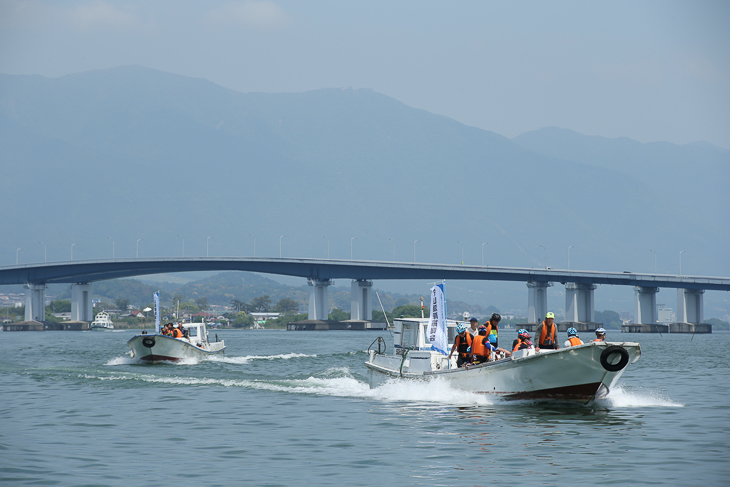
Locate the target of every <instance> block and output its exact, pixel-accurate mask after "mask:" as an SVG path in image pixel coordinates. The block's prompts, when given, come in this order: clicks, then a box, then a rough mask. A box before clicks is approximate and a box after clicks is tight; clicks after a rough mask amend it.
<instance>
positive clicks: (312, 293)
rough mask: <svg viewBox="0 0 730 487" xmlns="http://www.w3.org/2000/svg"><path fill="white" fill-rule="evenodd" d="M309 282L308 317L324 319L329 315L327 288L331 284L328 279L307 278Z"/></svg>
mask: <svg viewBox="0 0 730 487" xmlns="http://www.w3.org/2000/svg"><path fill="white" fill-rule="evenodd" d="M307 284H309V286H310V288H309V319H310V320H326V319H328V317H329V311H328V299H329V292H328V291H327V288H328V287H329V286H330V285H331V284H332V281H331V280H330V279H322V280H320V279H307Z"/></svg>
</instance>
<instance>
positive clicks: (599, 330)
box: [596, 328, 606, 335]
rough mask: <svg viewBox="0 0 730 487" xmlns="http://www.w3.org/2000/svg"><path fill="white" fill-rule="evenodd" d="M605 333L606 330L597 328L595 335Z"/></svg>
mask: <svg viewBox="0 0 730 487" xmlns="http://www.w3.org/2000/svg"><path fill="white" fill-rule="evenodd" d="M605 334H606V330H605V329H603V328H598V329H597V330H596V335H605Z"/></svg>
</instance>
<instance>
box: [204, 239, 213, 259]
mask: <svg viewBox="0 0 730 487" xmlns="http://www.w3.org/2000/svg"><path fill="white" fill-rule="evenodd" d="M211 238H213V236H212V235H211V236H210V237H208V238H206V239H205V256H206V257H210V253H209V251H208V250H209V247H208V244H209V242H210V239H211Z"/></svg>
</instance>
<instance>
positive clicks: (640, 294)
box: [634, 286, 659, 325]
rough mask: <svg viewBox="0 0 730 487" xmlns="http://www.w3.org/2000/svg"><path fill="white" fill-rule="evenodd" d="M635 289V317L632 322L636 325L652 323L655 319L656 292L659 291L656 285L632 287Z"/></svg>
mask: <svg viewBox="0 0 730 487" xmlns="http://www.w3.org/2000/svg"><path fill="white" fill-rule="evenodd" d="M634 290H635V291H636V308H635V309H636V313H634V315H635V316H636V319H635V320H634V323H635V324H637V325H643V324H646V325H650V324H651V325H653V324H655V323H656V322H657V321H656V320H657V312H656V293H658V292H659V288H658V287H642V286H637V287H635V288H634Z"/></svg>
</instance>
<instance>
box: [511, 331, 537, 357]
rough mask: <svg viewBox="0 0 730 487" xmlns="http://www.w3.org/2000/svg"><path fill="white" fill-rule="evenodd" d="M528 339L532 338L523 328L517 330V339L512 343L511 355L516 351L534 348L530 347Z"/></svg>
mask: <svg viewBox="0 0 730 487" xmlns="http://www.w3.org/2000/svg"><path fill="white" fill-rule="evenodd" d="M530 338H532V337H531V336H530V334H529V333H528V332H527V330H525V329H524V328H520V329H519V330H517V339H516V340H515V341H513V342H512V353H514V352H516V351H517V350H524V349H528V350H529V349H531V348H534V347H533V346H532V342H531V341H530Z"/></svg>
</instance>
